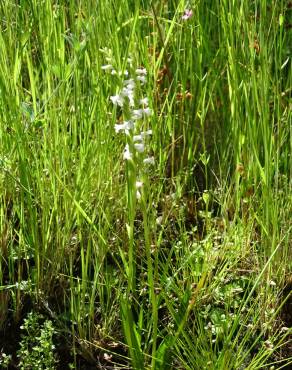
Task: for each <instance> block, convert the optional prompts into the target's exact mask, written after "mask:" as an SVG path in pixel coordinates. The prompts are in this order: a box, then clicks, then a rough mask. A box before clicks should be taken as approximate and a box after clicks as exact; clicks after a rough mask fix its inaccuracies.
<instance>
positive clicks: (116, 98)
mask: <svg viewBox="0 0 292 370" xmlns="http://www.w3.org/2000/svg"><path fill="white" fill-rule="evenodd" d="M110 99H111V101H112V103H113V105H119V106H120V107H122V106H123V105H124V98H123V96H121V95H113V96H111V97H110Z"/></svg>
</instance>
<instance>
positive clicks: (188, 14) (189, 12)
mask: <svg viewBox="0 0 292 370" xmlns="http://www.w3.org/2000/svg"><path fill="white" fill-rule="evenodd" d="M192 16H193V11H192V10H191V9H186V10H185V12H184V15H183V16H182V17H181V19H182V20H184V21H186V20H188V19H190V18H191V17H192Z"/></svg>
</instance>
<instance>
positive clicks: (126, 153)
mask: <svg viewBox="0 0 292 370" xmlns="http://www.w3.org/2000/svg"><path fill="white" fill-rule="evenodd" d="M123 158H124V159H125V160H126V161H128V160H130V159H132V153H131V152H130V149H129V145H128V144H126V146H125V149H124V154H123Z"/></svg>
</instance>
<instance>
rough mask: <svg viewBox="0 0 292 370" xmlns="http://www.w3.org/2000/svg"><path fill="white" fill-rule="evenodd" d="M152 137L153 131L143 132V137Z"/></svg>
mask: <svg viewBox="0 0 292 370" xmlns="http://www.w3.org/2000/svg"><path fill="white" fill-rule="evenodd" d="M150 135H152V130H147V131H142V132H141V136H142V137H146V136H150Z"/></svg>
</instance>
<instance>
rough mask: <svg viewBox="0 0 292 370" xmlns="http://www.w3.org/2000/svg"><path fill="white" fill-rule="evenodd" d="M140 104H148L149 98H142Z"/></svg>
mask: <svg viewBox="0 0 292 370" xmlns="http://www.w3.org/2000/svg"><path fill="white" fill-rule="evenodd" d="M140 104H141V105H148V98H143V99H140Z"/></svg>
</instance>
